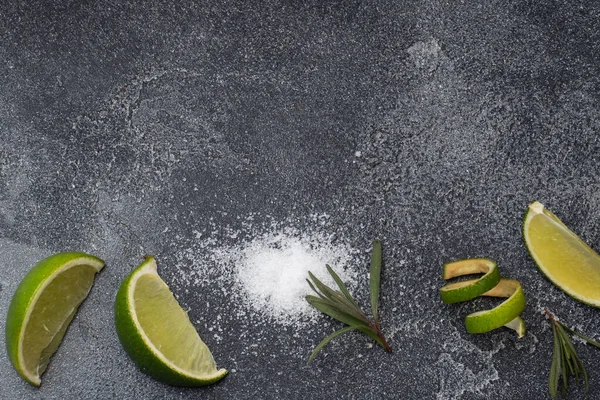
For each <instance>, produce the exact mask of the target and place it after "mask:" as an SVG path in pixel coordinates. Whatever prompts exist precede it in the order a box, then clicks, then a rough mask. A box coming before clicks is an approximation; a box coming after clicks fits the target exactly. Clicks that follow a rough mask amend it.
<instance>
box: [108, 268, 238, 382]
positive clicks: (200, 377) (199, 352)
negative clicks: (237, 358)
mask: <svg viewBox="0 0 600 400" xmlns="http://www.w3.org/2000/svg"><path fill="white" fill-rule="evenodd" d="M115 324H116V328H117V334H118V335H119V340H120V341H121V344H122V345H123V348H124V349H125V351H126V352H127V354H129V356H130V357H131V359H132V360H133V361H134V362H135V363H136V364H137V366H138V367H139V368H140V369H141V370H142V371H143V372H145V373H147V374H148V375H150V376H152V377H153V378H154V379H156V380H159V381H161V382H164V383H167V384H169V385H173V386H203V385H208V384H211V383H215V382H217V381H219V380H221V379H222V378H223V377H225V375H227V372H228V371H227V370H225V369H217V366H216V363H215V361H214V359H213V356H212V354H211V352H210V350H209V349H208V347H207V346H206V344H204V342H203V341H202V339H200V336H199V335H198V332H196V329H195V328H194V326H193V325H192V323H191V322H190V320H189V318H188V315H187V313H186V312H185V311H184V310H183V309H182V308H181V306H180V305H179V303H177V300H176V299H175V297H174V296H173V293H171V291H170V290H169V287H168V286H167V284H166V283H165V282H164V281H163V280H162V279H161V278H160V277H159V276H158V273H157V269H156V261H155V259H154V257H147V258H146V259H145V260H144V262H143V263H142V264H140V266H139V267H137V268H136V269H135V270H134V271H133V272H132V273H131V274H130V275H129V276H128V277H127V278H126V279H125V280H124V281H123V283H122V284H121V287H120V289H119V291H118V293H117V298H116V301H115Z"/></svg>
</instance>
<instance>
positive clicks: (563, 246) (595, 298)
mask: <svg viewBox="0 0 600 400" xmlns="http://www.w3.org/2000/svg"><path fill="white" fill-rule="evenodd" d="M523 239H524V240H525V245H526V246H527V250H528V251H529V254H531V257H532V258H533V261H535V263H536V265H537V266H538V268H539V269H540V271H542V272H543V273H544V275H546V277H547V278H548V279H549V280H550V281H551V282H552V283H554V284H555V285H556V286H558V287H559V288H560V289H562V290H563V291H564V292H565V293H567V294H568V295H570V296H572V297H573V298H575V299H577V300H579V301H581V302H583V303H587V304H589V305H591V306H594V307H600V289H599V288H600V256H599V255H598V253H596V252H595V251H594V250H592V248H591V247H590V246H588V245H587V244H586V243H585V242H584V241H583V240H581V239H580V238H579V237H578V236H577V235H576V234H575V233H573V232H572V231H571V230H570V229H569V228H567V227H566V226H565V224H563V223H562V222H561V221H560V220H559V219H558V218H557V217H556V216H555V215H554V214H553V213H552V212H550V210H548V209H547V208H545V207H544V205H543V204H541V203H540V202H537V201H535V202H533V203H531V204H530V205H529V208H528V210H527V212H526V214H525V218H524V220H523Z"/></svg>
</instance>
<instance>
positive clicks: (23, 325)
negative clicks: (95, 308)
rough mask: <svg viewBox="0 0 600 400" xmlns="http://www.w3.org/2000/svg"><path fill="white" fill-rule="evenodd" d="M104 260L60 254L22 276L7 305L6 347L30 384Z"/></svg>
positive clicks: (37, 377) (37, 379)
mask: <svg viewBox="0 0 600 400" xmlns="http://www.w3.org/2000/svg"><path fill="white" fill-rule="evenodd" d="M103 267H104V261H102V260H100V259H99V258H96V257H94V256H90V255H88V254H85V253H77V252H69V253H59V254H56V255H54V256H50V257H48V258H45V259H44V260H42V261H40V262H39V263H37V264H36V265H35V266H34V267H33V268H32V269H31V270H30V271H29V273H28V274H27V275H26V276H25V277H24V278H23V280H22V281H21V283H20V285H19V287H18V288H17V290H16V292H15V294H14V296H13V298H12V300H11V304H10V306H9V310H8V316H7V321H6V348H7V352H8V354H9V358H10V360H11V362H12V364H13V366H14V367H15V369H16V370H17V372H18V373H19V375H21V376H22V377H23V378H24V379H25V380H26V381H27V382H29V383H31V384H32V385H35V386H39V385H40V384H41V378H40V377H41V375H42V373H43V372H44V371H45V370H46V367H47V366H48V363H49V361H50V358H51V356H52V355H53V354H54V352H55V351H56V350H57V349H58V346H59V345H60V343H61V341H62V339H63V337H64V335H65V333H66V331H67V328H68V326H69V324H70V323H71V321H72V320H73V317H74V316H75V313H76V312H77V308H78V307H79V305H80V304H81V303H82V302H83V300H85V298H86V297H87V295H88V293H89V291H90V289H91V287H92V284H93V283H94V277H95V275H96V273H97V272H98V271H100V270H101V269H102V268H103Z"/></svg>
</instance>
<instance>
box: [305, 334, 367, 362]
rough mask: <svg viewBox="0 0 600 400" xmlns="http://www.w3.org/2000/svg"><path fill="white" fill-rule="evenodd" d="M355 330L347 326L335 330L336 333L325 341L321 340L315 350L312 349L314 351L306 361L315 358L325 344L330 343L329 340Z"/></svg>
mask: <svg viewBox="0 0 600 400" xmlns="http://www.w3.org/2000/svg"><path fill="white" fill-rule="evenodd" d="M355 329H357V328H356V327H355V326H347V327H345V328H342V329H340V330H337V331H335V332H333V333H332V334H331V335H329V336H327V337H326V338H325V339H323V340H322V341H321V343H319V344H318V345H317V347H315V348H314V350H313V351H312V353H311V354H310V357H308V361H312V359H313V358H315V357H316V355H317V353H318V352H319V351H321V349H322V348H323V347H325V346H326V345H327V343H329V341H330V340H331V339H333V338H335V337H337V336H339V335H341V334H343V333H346V332H350V331H353V330H355Z"/></svg>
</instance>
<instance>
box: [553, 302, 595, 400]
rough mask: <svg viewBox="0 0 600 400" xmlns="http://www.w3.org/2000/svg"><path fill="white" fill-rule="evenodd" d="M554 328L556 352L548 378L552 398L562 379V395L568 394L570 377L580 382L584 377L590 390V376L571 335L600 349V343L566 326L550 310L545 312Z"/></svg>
mask: <svg viewBox="0 0 600 400" xmlns="http://www.w3.org/2000/svg"><path fill="white" fill-rule="evenodd" d="M544 312H545V313H546V316H547V317H548V319H549V320H550V324H551V326H552V334H553V337H554V351H553V356H552V366H551V367H550V375H549V378H548V389H549V391H550V395H551V396H552V398H556V396H557V394H558V381H559V380H561V379H562V388H561V389H562V390H561V393H562V395H563V396H564V395H565V394H566V393H567V388H568V379H569V375H574V376H575V380H576V381H579V377H580V375H581V376H583V382H584V385H585V391H586V392H587V391H588V389H589V381H588V374H587V371H586V369H585V366H584V365H583V361H582V360H581V358H580V357H579V354H577V350H576V349H575V346H574V345H573V342H572V341H571V337H570V336H569V334H573V335H576V336H579V337H580V338H582V339H583V340H585V341H586V342H587V343H589V344H591V345H593V346H596V347H600V343H598V342H596V341H594V340H593V339H590V338H589V337H587V336H585V335H582V334H580V333H578V332H576V331H575V330H573V329H571V328H569V327H568V326H566V325H564V324H563V323H562V322H560V321H559V320H557V319H556V317H555V316H554V315H553V314H552V313H550V311H548V310H544Z"/></svg>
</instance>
